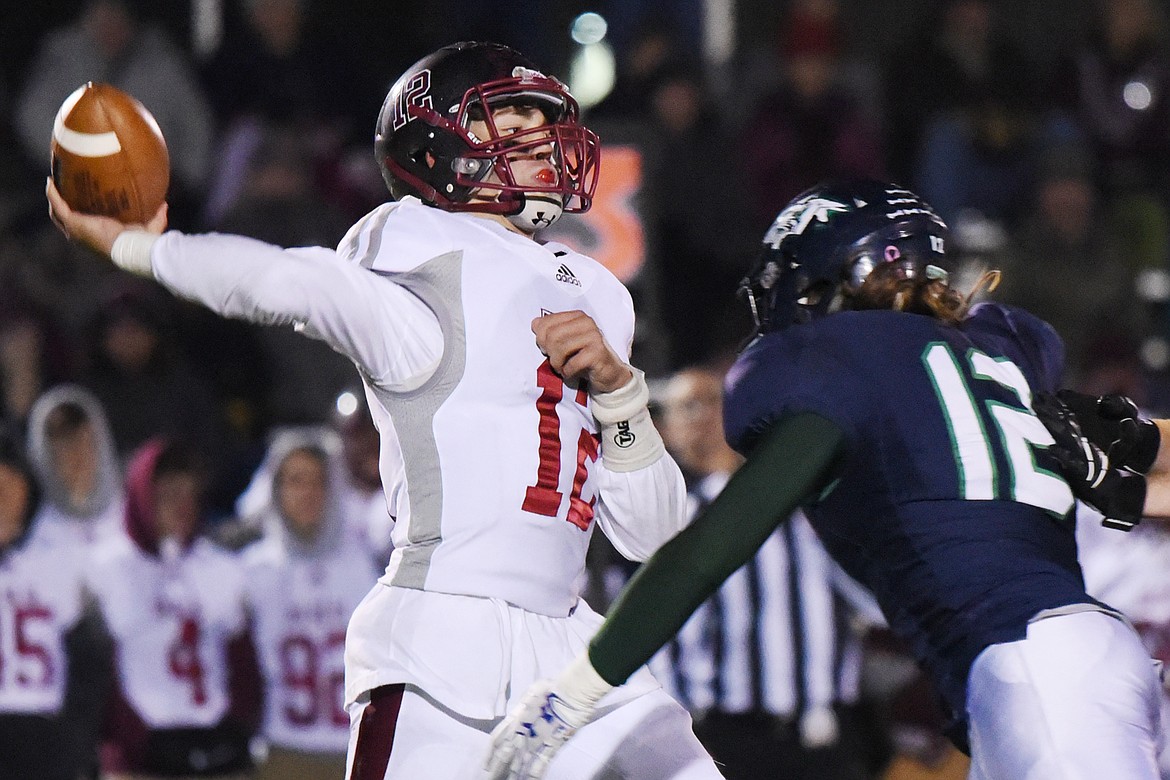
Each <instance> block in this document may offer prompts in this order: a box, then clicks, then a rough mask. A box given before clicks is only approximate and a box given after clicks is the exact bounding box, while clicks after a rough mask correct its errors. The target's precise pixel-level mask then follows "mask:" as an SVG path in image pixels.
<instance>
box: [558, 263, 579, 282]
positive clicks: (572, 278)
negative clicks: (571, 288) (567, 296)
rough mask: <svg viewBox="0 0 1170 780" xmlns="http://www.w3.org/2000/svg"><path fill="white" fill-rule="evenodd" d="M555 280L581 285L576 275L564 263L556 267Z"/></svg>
mask: <svg viewBox="0 0 1170 780" xmlns="http://www.w3.org/2000/svg"><path fill="white" fill-rule="evenodd" d="M557 281H558V282H564V283H566V284H575V285H577V286H578V287H580V286H581V281H580V280H579V279H578V278H577V275H576V274H574V273H573V272H572V271H570V270H569V266H567V265H565V264H564V263H561V267H560V268H558V269H557Z"/></svg>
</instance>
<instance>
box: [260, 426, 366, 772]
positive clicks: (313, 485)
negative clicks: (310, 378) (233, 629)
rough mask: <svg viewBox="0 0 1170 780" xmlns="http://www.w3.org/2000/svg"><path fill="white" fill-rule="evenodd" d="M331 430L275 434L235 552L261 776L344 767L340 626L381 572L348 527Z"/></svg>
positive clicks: (346, 731) (340, 469) (345, 735)
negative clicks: (258, 694)
mask: <svg viewBox="0 0 1170 780" xmlns="http://www.w3.org/2000/svg"><path fill="white" fill-rule="evenodd" d="M332 438H333V437H332V431H328V430H325V429H314V428H304V429H289V430H284V431H281V432H280V433H278V434H276V435H275V436H274V437H273V440H272V444H271V445H269V448H268V453H267V455H266V456H265V459H264V463H262V464H261V466H260V469H261V470H266V471H267V472H268V473H269V474H270V479H269V480H268V481H267V484H268V486H269V490H268V491H267V493H268V500H267V502H266V504H265V506H264V508H263V509H262V510H261V512H260V514H259V516H258V517H257V518H256V519H255V522H256V523H257V525H258V526H259V528H260V533H261V534H262V536H261V539H260V540H259V541H258V542H257V543H255V544H253V545H251V546H250V547H247V548H246V549H245V550H244V551H243V552H242V553H241V558H242V560H243V564H244V572H245V574H246V577H245V585H244V592H245V594H246V597H247V603H248V610H249V615H250V617H251V621H252V635H253V638H254V641H255V644H256V655H257V658H258V660H259V662H260V670H261V672H262V673H263V675H264V719H263V726H262V729H261V734H262V736H263V737H264V739H265V741H266V742H267V748H268V749H267V754H266V755H265V758H264V761H263V763H262V764H261V766H260V769H259V771H258V773H257V778H258V780H274V779H275V778H286V777H296V778H301V780H316V779H317V778H322V780H324V779H325V778H328V779H329V780H336V778H338V777H341V776H343V773H344V772H345V752H346V745H347V744H348V741H349V717H348V716H347V715H346V713H345V709H344V703H345V696H344V690H343V683H344V679H343V676H342V659H343V652H344V642H345V626H346V623H348V622H349V617H350V615H351V614H353V610H354V608H355V607H357V605H358V603H359V602H360V601H361V600H362V597H363V596H365V594H366V593H367V591H369V589H370V585H371V584H372V583H373V582H374V580H376V579H377V576H378V574H377V571H375V568H374V566H373V565H372V562H371V560H370V556H369V553H368V551H367V549H366V547H365V546H363V545H361V544H360V543H359V541H358V540H357V539H356V538H354V536H353V535H352V534H350V533H348V530H349V528H348V523H347V520H348V518H347V516H346V510H347V509H348V507H349V506H350V505H349V504H348V503H347V502H346V500H345V495H344V487H345V484H344V477H343V466H342V464H341V463H340V457H339V456H338V455H336V454H333V453H331V450H330V446H329V444H330V441H331V440H332Z"/></svg>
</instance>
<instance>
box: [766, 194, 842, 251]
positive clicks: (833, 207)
mask: <svg viewBox="0 0 1170 780" xmlns="http://www.w3.org/2000/svg"><path fill="white" fill-rule="evenodd" d="M850 210H851V209H850V207H849V206H848V205H846V204H844V203H840V202H838V201H835V200H829V199H828V198H818V197H815V196H812V195H810V196H809V197H807V198H801V199H800V200H798V201H796V202H795V203H793V204H792V205H790V206H789V207H788V208H786V209H784V210H783V211H781V212H780V216H778V217H776V221H775V222H773V223H772V227H770V228H769V229H768V234H767V235H766V236H764V243H765V244H770V245H771V246H772V248H774V249H775V248H778V247H779V246H780V242H781V241H783V240H784V238H785V237H786V236H799V235H800V234H801V233H803V232H804V231H805V229H807V228H808V226H809V225H811V224H812V223H813V222H828V221H829V218H830V217H831V216H833V215H834V214H838V213H843V212H846V211H850Z"/></svg>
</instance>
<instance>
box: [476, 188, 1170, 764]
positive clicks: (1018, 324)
mask: <svg viewBox="0 0 1170 780" xmlns="http://www.w3.org/2000/svg"><path fill="white" fill-rule="evenodd" d="M947 239H948V234H947V230H946V227H945V225H944V224H943V222H942V220H941V219H939V218H938V217H937V215H936V214H935V213H934V211H933V210H932V209H931V208H930V207H929V206H928V205H927V204H926V203H924V202H923V201H922V200H920V199H919V198H918V197H917V196H916V195H915V194H914V193H912V192H909V191H907V190H905V189H902V188H899V187H896V186H891V185H885V184H881V183H877V182H864V181H862V182H846V183H841V184H836V183H830V184H827V185H824V186H819V187H816V188H814V189H812V190H810V191H808V192H806V193H804V194H802V195H801V196H799V197H798V198H797V199H795V200H794V201H793V202H792V203H790V204H789V206H788V207H787V208H786V209H785V210H784V211H783V212H781V214H780V215H779V217H778V218H777V220H776V222H775V223H774V224H773V226H772V228H771V229H770V230H769V232H768V233H767V235H766V236H765V240H764V251H763V255H762V257H761V261H760V263H759V265H758V266H757V268H756V269H755V271H754V272H753V273H752V275H751V276H750V277H749V280H748V285H747V287H748V289H747V292H748V293H749V295H750V302H751V303H752V306H753V310H754V311H755V312H756V315H757V322H758V323H759V325H760V328H759V330H760V334H759V337H758V338H757V339H755V340H754V341H753V342H752V344H750V345H749V346H748V347H747V348H746V349H745V350H744V351H743V353H742V354H741V355H740V356H739V358H738V360H737V362H736V364H735V366H734V367H733V369H732V371H731V373H730V375H729V378H728V384H727V397H726V409H727V434H728V439H729V441H730V442H731V443H732V444H733V445H734V446H735V447H736V448H737V449H739V450H741V451H742V452H745V453H747V454H748V460H747V462H746V464H745V465H744V466H742V467H741V468H740V469H739V471H738V472H737V473H736V475H735V476H734V477H733V478H732V479H731V481H730V482H729V483H728V485H727V487H726V488H725V489H724V491H723V492H722V493H721V494H720V495H719V497H718V498H717V499H716V500H715V501H714V502H713V503H712V504H711V506H710V507H709V508H708V510H706V511H705V512H704V513H703V514H702V515H701V516H700V517H699V518H698V519H696V520H695V522H694V523H692V524H691V525H690V526H689V527H688V528H687V529H686V530H684V531H683V532H682V533H680V534H679V535H678V536H677V537H676V538H675V539H673V540H672V541H671V542H669V543H668V544H666V545H665V546H664V547H663V548H662V549H661V550H660V551H659V552H658V553H656V554H655V555H654V557H653V558H651V560H650V561H648V562H647V563H646V564H645V565H644V566H643V567H642V569H641V570H640V571H639V573H638V575H637V576H636V577H635V578H634V579H633V580H632V581H631V583H630V586H629V587H628V588H627V589H626V591H625V592H624V594H623V596H622V597H621V598H620V599H619V601H618V602H617V604H616V605H615V606H614V607H613V609H612V610H611V611H610V613H609V617H608V618H607V620H606V623H605V625H603V627H602V628H601V629H600V630H599V632H598V633H597V634H596V636H595V637H594V639H593V640H592V641H591V643H590V646H589V648H588V650H587V652H585V653H582V654H581V655H580V656H579V657H578V659H577V660H576V661H574V663H573V664H572V665H571V666H570V667H569V668H568V669H567V670H566V671H564V672H563V673H562V674H561V676H560V677H559V678H558V679H557V680H556V681H554V682H551V683H550V682H545V683H544V684H538V685H536V686H534V687H533V688H532V689H531V690H530V692H529V694H528V696H526V697H525V701H524V703H523V704H522V705H521V706H520V707H518V708H517V710H515V711H514V712H513V713H512V714H510V715H509V718H508V719H506V720H505V721H504V722H503V723H502V724H501V725H500V727H499V728H498V729H497V730H496V732H495V735H494V738H493V748H494V750H493V754H492V755H491V756H490V757H489V767H490V768H491V769H492V770H493V776H495V777H503V776H508V775H511V776H522V777H536V776H539V774H540V772H539V765H540V764H541V762H543V761H546V760H547V758H548V755H549V754H551V753H554V752H555V751H556V750H557V748H558V747H559V745H560V744H561V743H562V742H563V741H564V740H565V739H566V738H567V737H568V736H569V735H571V734H572V731H573V729H574V728H575V727H577V726H579V725H581V724H582V723H585V722H587V721H588V720H589V718H590V715H591V711H592V708H593V704H594V702H595V701H596V700H597V699H598V698H599V697H600V696H602V695H604V693H605V692H606V691H607V690H608V689H609V687H610V685H611V684H614V683H620V682H621V681H622V680H624V679H625V677H626V675H627V674H628V673H629V672H630V671H632V670H633V669H635V668H636V667H637V666H638V664H640V663H641V662H642V661H644V660H645V659H646V658H648V657H649V656H650V655H651V654H652V653H653V652H654V651H655V650H656V649H657V648H658V647H660V646H661V645H662V644H663V643H664V642H665V641H667V640H668V639H669V638H670V637H671V636H673V635H674V633H675V632H676V631H677V630H678V628H679V626H680V625H682V623H683V621H684V620H685V619H686V616H687V615H688V614H690V612H691V611H692V610H694V609H695V607H697V606H698V604H699V603H701V601H702V600H703V599H704V598H706V597H707V596H708V595H709V594H710V593H711V592H712V591H713V590H714V589H715V588H716V587H718V585H719V583H721V582H722V581H723V580H724V579H725V578H726V577H727V576H728V575H729V574H730V573H731V572H732V571H734V570H735V569H736V568H738V567H739V566H740V565H742V564H743V562H744V561H745V560H747V559H748V558H749V557H750V556H751V555H752V554H753V553H754V552H755V550H756V549H757V548H758V546H759V545H760V544H761V543H762V542H763V541H764V540H765V539H766V538H767V536H768V535H769V534H770V533H771V532H772V530H773V529H774V528H775V527H776V526H777V525H778V524H779V523H781V522H783V520H784V519H785V518H787V517H788V516H789V515H790V513H791V512H792V510H793V509H794V508H796V507H797V506H799V505H805V507H806V510H807V513H808V516H809V518H810V520H811V522H812V523H813V525H814V527H815V528H816V530H817V532H818V534H819V535H820V536H821V538H822V540H823V541H824V543H825V546H826V548H827V549H828V550H829V551H830V553H831V554H832V555H833V556H834V557H835V558H836V559H837V560H838V561H839V562H840V563H841V564H842V566H843V568H845V569H846V570H847V571H848V572H849V573H850V574H852V575H853V576H854V577H855V578H856V579H857V580H858V581H860V582H861V583H862V584H864V585H867V586H868V587H869V588H871V589H872V591H873V592H874V595H875V596H876V597H877V599H878V602H879V603H880V605H881V607H882V610H883V612H884V613H885V615H886V618H887V620H888V621H889V624H890V627H891V629H892V630H893V631H894V632H895V633H896V634H898V635H899V636H901V637H902V638H903V639H904V640H905V641H906V642H907V643H908V644H909V646H910V647H911V648H912V649H913V651H914V653H915V655H916V656H917V659H918V661H919V663H920V664H921V665H922V666H923V667H924V668H925V669H926V670H928V671H929V672H930V673H931V674H932V677H933V679H934V681H935V684H936V688H937V689H938V690H939V692H940V693H941V694H942V696H943V698H944V700H945V703H946V705H947V707H948V708H949V710H950V713H951V715H952V718H953V723H952V727H951V728H950V729H949V730H948V733H949V736H951V738H952V739H953V740H954V741H955V742H956V744H958V745H960V746H962V747H964V748H965V749H967V750H969V751H970V755H971V759H972V765H971V772H970V778H972V780H1009V778H1010V779H1012V780H1015V779H1017V778H1023V777H1029V778H1063V779H1067V778H1085V779H1086V780H1087V779H1088V778H1100V777H1125V778H1141V779H1142V780H1156V779H1157V778H1158V776H1159V775H1158V769H1157V764H1156V746H1157V744H1158V742H1159V739H1160V736H1161V731H1160V728H1159V723H1158V696H1159V687H1160V686H1159V682H1158V677H1157V674H1156V672H1155V669H1154V666H1153V664H1152V662H1151V660H1150V658H1149V656H1148V655H1147V653H1146V651H1145V649H1144V648H1143V646H1142V644H1141V641H1140V639H1139V638H1138V636H1137V634H1136V633H1135V632H1134V630H1133V628H1132V627H1131V626H1130V625H1129V624H1128V623H1127V622H1126V621H1125V620H1124V618H1122V617H1121V615H1120V614H1118V613H1117V612H1116V611H1115V610H1113V609H1111V608H1109V607H1108V606H1106V605H1104V604H1102V603H1100V602H1098V601H1095V600H1094V599H1092V598H1090V597H1089V596H1088V595H1087V594H1086V592H1085V587H1084V583H1083V581H1082V578H1081V572H1080V569H1079V567H1078V564H1077V559H1076V544H1075V540H1074V536H1073V524H1072V511H1073V509H1074V506H1075V503H1076V502H1075V500H1074V497H1073V493H1072V490H1071V489H1070V487H1069V485H1068V483H1066V482H1065V481H1064V480H1063V479H1061V478H1060V477H1058V476H1057V475H1056V474H1055V473H1054V472H1055V471H1056V469H1057V468H1059V464H1058V462H1057V459H1056V457H1055V456H1054V455H1053V454H1052V453H1050V452H1048V451H1047V445H1052V444H1053V443H1054V441H1053V437H1052V436H1051V435H1050V434H1049V433H1048V431H1047V430H1046V429H1045V427H1044V426H1043V424H1042V423H1041V422H1040V421H1039V420H1038V419H1037V418H1036V416H1035V414H1034V413H1033V411H1032V395H1033V392H1035V391H1053V390H1054V389H1055V386H1056V383H1057V381H1058V377H1059V375H1060V370H1061V365H1060V364H1061V355H1062V349H1061V345H1060V343H1059V338H1058V337H1057V336H1056V334H1055V333H1054V332H1053V331H1052V329H1051V328H1050V327H1049V326H1047V325H1046V324H1045V323H1044V322H1042V321H1041V320H1038V319H1037V318H1035V317H1033V316H1032V315H1030V314H1028V313H1027V312H1024V311H1022V310H1019V309H1014V308H1011V307H1007V306H1001V305H997V304H993V303H984V304H979V305H977V306H975V307H973V308H970V309H969V308H968V303H969V300H970V298H971V296H970V295H966V296H964V295H962V294H960V293H959V292H958V291H956V290H954V289H953V288H952V287H951V286H950V285H949V283H948V280H947V274H946V271H945V270H944V267H943V266H942V262H943V261H944V259H945V247H946V241H947ZM683 572H685V576H682V575H681V573H683ZM570 744H571V742H570ZM532 767H536V769H537V771H533V770H532Z"/></svg>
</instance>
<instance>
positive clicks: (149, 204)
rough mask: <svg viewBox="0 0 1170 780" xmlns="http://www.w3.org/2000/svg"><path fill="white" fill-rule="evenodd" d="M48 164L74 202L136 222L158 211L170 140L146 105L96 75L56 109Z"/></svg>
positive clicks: (91, 210) (163, 196) (77, 207)
mask: <svg viewBox="0 0 1170 780" xmlns="http://www.w3.org/2000/svg"><path fill="white" fill-rule="evenodd" d="M50 165H51V166H52V174H53V183H54V184H56V185H57V190H58V191H59V192H60V193H61V197H63V198H64V199H65V202H66V203H68V204H69V206H70V208H72V209H74V210H76V211H81V212H84V213H86V214H102V215H105V216H109V217H114V218H115V219H117V220H119V221H120V222H127V223H136V224H143V223H145V222H146V221H147V220H148V219H150V217H152V216H154V213H155V212H156V211H157V210H158V207H159V206H160V205H162V202H163V201H164V200H165V199H166V196H167V187H168V185H169V184H170V178H171V165H170V157H169V156H168V154H167V145H166V141H164V140H163V136H162V132H161V131H160V130H159V128H158V123H157V122H156V121H155V120H154V117H153V116H151V114H150V112H149V111H147V110H146V107H145V106H143V105H142V104H141V103H140V102H138V101H137V100H135V99H134V98H133V97H131V96H130V95H127V94H126V93H125V92H123V91H122V90H120V89H118V88H117V87H112V86H110V85H109V84H95V83H94V82H92V81H91V82H88V83H86V84H85V85H83V86H81V87H79V88H78V89H77V90H76V91H74V92H73V94H71V95H70V96H69V97H67V98H66V99H65V102H64V103H62V104H61V110H60V111H58V112H57V118H56V119H55V120H54V122H53V140H52V143H51V145H50Z"/></svg>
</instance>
